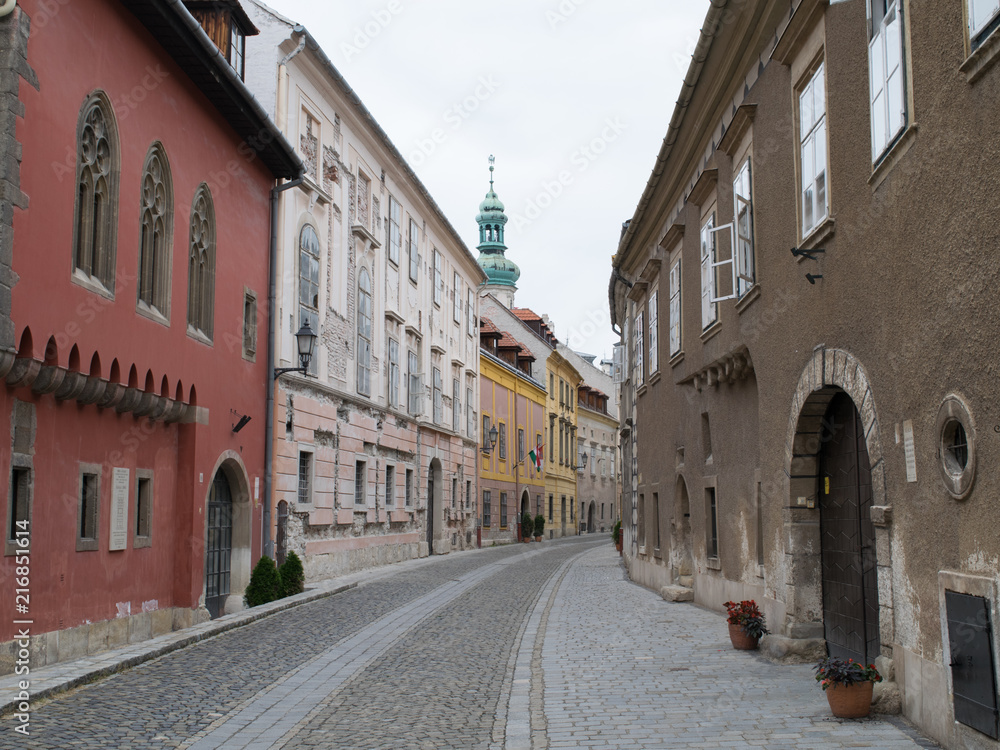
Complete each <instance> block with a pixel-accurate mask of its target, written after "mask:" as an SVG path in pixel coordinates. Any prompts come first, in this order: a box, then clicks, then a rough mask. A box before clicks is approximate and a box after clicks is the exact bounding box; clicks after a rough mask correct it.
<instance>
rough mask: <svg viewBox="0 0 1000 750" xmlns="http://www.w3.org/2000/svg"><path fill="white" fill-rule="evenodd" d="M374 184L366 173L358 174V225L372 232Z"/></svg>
mask: <svg viewBox="0 0 1000 750" xmlns="http://www.w3.org/2000/svg"><path fill="white" fill-rule="evenodd" d="M371 193H372V182H371V180H369V179H368V175H366V174H365V173H364V172H358V224H360V225H361V226H363V227H364V228H365V229H368V230H369V231H370V230H371Z"/></svg>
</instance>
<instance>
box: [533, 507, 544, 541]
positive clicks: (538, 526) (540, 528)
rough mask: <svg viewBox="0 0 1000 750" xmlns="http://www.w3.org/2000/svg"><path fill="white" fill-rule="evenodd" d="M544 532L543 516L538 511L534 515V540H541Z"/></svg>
mask: <svg viewBox="0 0 1000 750" xmlns="http://www.w3.org/2000/svg"><path fill="white" fill-rule="evenodd" d="M544 534H545V516H543V515H542V514H541V513H539V514H538V515H537V516H535V541H536V542H540V541H542V536H543V535H544Z"/></svg>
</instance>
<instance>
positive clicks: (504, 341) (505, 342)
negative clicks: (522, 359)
mask: <svg viewBox="0 0 1000 750" xmlns="http://www.w3.org/2000/svg"><path fill="white" fill-rule="evenodd" d="M502 334H503V335H502V336H501V337H500V341H499V343H498V344H497V348H498V349H517V350H518V351H520V350H521V348H522V347H521V345H520V344H519V343H518V342H517V341H516V340H515V339H514V337H513V336H511V335H510V334H509V333H507V332H506V331H503V332H502Z"/></svg>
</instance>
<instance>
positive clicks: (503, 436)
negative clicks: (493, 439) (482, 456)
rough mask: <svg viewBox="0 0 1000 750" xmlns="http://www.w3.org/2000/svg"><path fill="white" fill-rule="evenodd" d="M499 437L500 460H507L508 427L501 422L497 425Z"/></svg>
mask: <svg viewBox="0 0 1000 750" xmlns="http://www.w3.org/2000/svg"><path fill="white" fill-rule="evenodd" d="M497 430H499V435H498V436H497V449H498V450H499V451H500V460H501V461H502V460H504V459H506V458H507V425H506V424H504V423H503V422H500V423H499V424H498V425H497Z"/></svg>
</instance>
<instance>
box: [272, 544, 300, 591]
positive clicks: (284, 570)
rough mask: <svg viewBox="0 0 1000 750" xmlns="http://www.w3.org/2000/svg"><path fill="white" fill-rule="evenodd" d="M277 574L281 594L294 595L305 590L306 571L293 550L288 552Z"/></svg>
mask: <svg viewBox="0 0 1000 750" xmlns="http://www.w3.org/2000/svg"><path fill="white" fill-rule="evenodd" d="M278 576H279V577H280V578H281V595H282V596H294V595H295V594H301V593H302V592H303V591H305V590H306V573H305V571H304V570H303V569H302V560H300V559H299V556H298V555H296V554H295V553H294V552H289V553H288V557H286V558H285V561H284V562H283V563H281V567H280V568H278Z"/></svg>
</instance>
